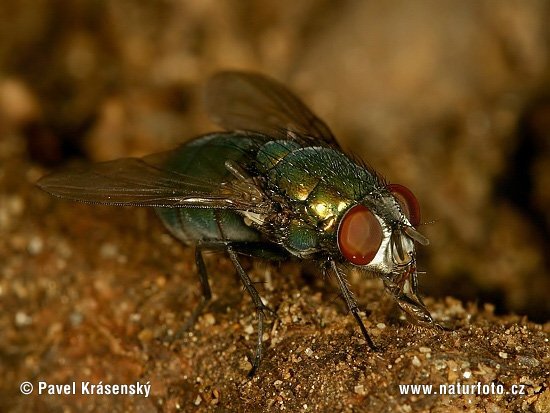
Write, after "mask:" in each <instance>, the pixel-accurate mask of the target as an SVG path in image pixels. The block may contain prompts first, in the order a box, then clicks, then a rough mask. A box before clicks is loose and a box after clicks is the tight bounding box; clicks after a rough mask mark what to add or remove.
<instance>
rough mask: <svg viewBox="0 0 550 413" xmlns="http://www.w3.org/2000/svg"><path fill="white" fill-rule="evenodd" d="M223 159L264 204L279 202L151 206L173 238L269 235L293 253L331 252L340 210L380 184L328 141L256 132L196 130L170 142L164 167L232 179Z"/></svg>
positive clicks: (252, 239)
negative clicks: (265, 207)
mask: <svg viewBox="0 0 550 413" xmlns="http://www.w3.org/2000/svg"><path fill="white" fill-rule="evenodd" d="M228 160H229V161H234V162H236V163H237V164H238V165H240V166H242V167H243V169H244V170H245V172H246V173H247V174H249V175H250V176H251V177H252V178H254V179H255V182H257V184H258V185H259V186H260V188H261V190H262V192H263V193H264V194H265V197H267V198H268V201H269V204H271V205H278V206H279V207H278V208H275V209H274V210H273V211H271V212H269V213H265V214H260V215H253V214H250V213H249V212H247V211H239V210H232V209H217V210H216V209H210V208H199V207H188V208H158V209H157V212H158V214H159V216H160V217H161V219H162V220H163V222H164V224H165V225H166V226H167V227H168V228H169V229H170V231H171V232H172V233H173V234H174V235H175V236H176V237H178V238H179V239H181V240H183V241H186V242H193V241H197V240H224V239H225V240H228V239H230V240H232V241H236V242H261V241H270V242H275V243H277V244H279V245H280V246H282V247H284V249H286V250H287V251H289V252H290V253H291V254H293V255H297V256H299V257H312V258H313V257H314V256H315V254H317V253H319V252H321V251H327V249H328V251H330V252H334V251H333V250H334V249H335V248H337V243H336V231H337V228H338V223H339V221H340V218H341V217H342V216H343V214H344V212H345V211H346V210H347V209H348V208H349V207H350V206H351V205H353V204H355V203H357V202H358V201H360V200H362V199H363V198H364V197H365V196H366V195H367V194H368V193H370V192H372V191H373V190H374V189H375V188H377V187H378V186H379V185H380V184H379V181H378V179H377V177H376V176H375V175H374V174H373V173H371V172H370V171H369V170H368V169H366V168H365V167H363V166H360V165H358V164H356V163H355V162H354V161H352V160H351V159H350V158H348V157H347V156H346V155H344V154H343V153H341V152H338V151H335V150H334V149H332V148H330V147H327V146H303V145H302V144H301V143H300V142H298V141H289V140H285V141H283V140H280V141H279V140H278V141H275V140H269V139H268V138H267V137H265V136H263V135H246V136H243V135H239V134H237V133H220V134H211V135H206V136H203V137H201V138H198V139H196V140H193V141H191V142H190V143H188V144H186V145H183V146H181V147H180V148H179V149H178V150H176V151H175V152H174V156H173V158H172V160H171V161H170V163H171V164H170V165H169V167H170V169H172V170H176V171H178V172H181V173H182V174H186V175H189V176H193V177H197V178H200V179H208V180H210V181H211V182H215V183H222V182H231V181H235V179H236V178H235V177H234V176H232V175H231V173H230V172H229V171H228V169H227V167H226V162H227V161H228ZM215 214H218V215H217V217H218V218H219V219H217V220H216V219H214V217H215ZM217 222H218V223H219V222H221V223H223V225H219V224H217Z"/></svg>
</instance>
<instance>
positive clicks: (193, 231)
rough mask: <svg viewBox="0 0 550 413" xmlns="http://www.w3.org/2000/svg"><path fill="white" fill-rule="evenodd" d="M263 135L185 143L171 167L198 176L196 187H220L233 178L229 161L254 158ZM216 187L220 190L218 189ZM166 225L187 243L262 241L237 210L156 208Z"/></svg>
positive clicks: (227, 135)
mask: <svg viewBox="0 0 550 413" xmlns="http://www.w3.org/2000/svg"><path fill="white" fill-rule="evenodd" d="M263 143H265V138H263V137H261V136H242V135H238V134H235V133H217V134H210V135H206V136H203V137H200V138H198V139H195V140H193V141H191V142H189V143H187V144H184V145H182V146H181V147H179V148H178V149H177V150H175V151H174V155H173V157H172V158H171V159H170V160H169V165H168V167H169V168H170V170H172V171H175V172H178V173H181V174H183V175H185V176H187V177H192V178H196V180H197V181H196V185H197V190H200V191H202V192H203V193H204V192H205V191H207V190H208V188H212V189H213V190H214V188H218V187H219V185H220V184H221V183H222V182H226V181H227V180H228V179H231V174H230V173H229V171H228V170H227V168H226V166H225V163H226V161H228V160H229V161H234V162H236V163H237V164H245V163H248V162H250V159H254V156H255V154H256V151H257V148H258V147H259V145H261V144H263ZM216 190H217V189H216ZM156 212H157V214H158V216H159V217H160V219H161V220H162V222H163V223H164V225H165V226H166V227H167V228H168V230H169V231H170V232H171V233H172V235H174V236H175V237H176V238H178V239H180V240H181V241H184V242H186V243H192V242H196V241H198V240H211V241H212V240H231V241H259V240H260V232H259V231H257V230H256V229H254V228H252V227H250V226H247V225H246V224H245V223H244V219H243V217H242V216H241V214H239V213H238V212H236V211H234V210H230V209H214V208H207V207H205V208H200V207H182V208H156Z"/></svg>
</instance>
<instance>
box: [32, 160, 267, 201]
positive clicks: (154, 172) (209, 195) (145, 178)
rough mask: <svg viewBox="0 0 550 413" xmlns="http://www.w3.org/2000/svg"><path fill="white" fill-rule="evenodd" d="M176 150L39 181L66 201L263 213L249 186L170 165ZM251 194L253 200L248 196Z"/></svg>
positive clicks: (75, 170) (70, 172)
mask: <svg viewBox="0 0 550 413" xmlns="http://www.w3.org/2000/svg"><path fill="white" fill-rule="evenodd" d="M172 156H173V151H168V152H162V153H159V154H154V155H149V156H147V157H144V158H125V159H118V160H114V161H108V162H101V163H95V164H91V165H89V166H87V167H82V168H74V169H68V170H66V171H61V172H56V173H52V174H50V175H46V176H45V177H43V178H42V179H40V180H39V181H38V182H37V185H38V186H39V187H40V188H41V189H42V190H44V191H46V192H48V193H50V194H52V195H54V196H56V197H59V198H64V199H69V200H73V201H81V202H87V203H95V204H107V205H122V206H153V207H169V208H185V207H209V208H222V209H241V210H248V211H260V210H261V209H262V207H261V206H260V205H259V203H258V202H257V201H256V202H253V201H250V196H247V194H246V188H243V186H242V185H235V184H234V183H232V182H231V180H229V181H228V182H215V180H212V179H210V180H206V179H201V178H197V177H193V176H189V175H186V174H182V173H180V172H177V171H174V170H170V169H167V168H166V167H165V166H164V165H167V164H168V161H169V159H170V158H171V157H172ZM247 198H248V200H247Z"/></svg>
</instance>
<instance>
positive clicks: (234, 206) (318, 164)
mask: <svg viewBox="0 0 550 413" xmlns="http://www.w3.org/2000/svg"><path fill="white" fill-rule="evenodd" d="M205 106H206V110H207V112H208V114H209V115H210V117H211V118H212V120H213V121H214V122H216V123H217V124H218V125H220V126H221V127H222V128H223V129H224V130H225V131H226V132H217V133H211V134H207V135H204V136H201V137H198V138H196V139H194V140H192V141H190V142H188V143H185V144H183V145H181V146H179V147H178V148H176V149H174V150H172V151H168V152H163V153H158V154H154V155H149V156H146V157H144V158H140V159H137V158H127V159H119V160H114V161H109V162H103V163H97V164H92V165H90V166H88V167H85V168H80V169H72V170H67V171H62V172H59V173H53V174H50V175H47V176H46V177H43V178H42V179H41V180H40V181H39V182H38V186H39V187H40V188H41V189H43V190H44V191H46V192H49V193H50V194H52V195H55V196H57V197H60V198H65V199H69V200H73V201H81V202H88V203H98V204H107V205H122V206H147V207H154V208H155V211H156V213H157V214H158V216H159V217H160V219H161V221H162V222H163V223H164V225H165V226H166V228H167V229H168V231H170V233H171V234H172V235H173V236H174V237H176V238H177V239H179V240H180V241H182V242H184V243H186V244H193V245H195V261H196V266H197V272H198V276H199V280H200V283H201V288H202V292H203V299H202V301H201V303H200V304H199V305H198V306H197V308H195V310H194V311H193V313H192V315H191V317H190V319H189V320H188V321H187V323H186V324H185V325H184V329H183V331H185V329H187V328H190V327H191V326H192V325H193V324H194V322H195V321H196V319H197V317H198V316H199V315H200V313H201V312H202V310H203V309H204V307H205V306H206V305H207V304H208V302H209V301H210V300H211V292H210V284H209V281H208V275H207V272H206V266H205V264H204V260H203V256H202V252H203V250H205V249H216V250H224V251H225V252H226V253H227V254H228V256H229V258H230V259H231V261H232V263H233V265H234V266H235V269H236V271H237V274H238V275H239V277H240V279H241V281H242V283H243V285H244V287H245V289H246V290H247V292H248V294H249V295H250V296H251V298H252V301H253V303H254V306H255V309H256V312H257V316H258V338H257V345H256V353H255V357H254V360H253V364H252V369H251V371H250V373H249V375H250V376H252V375H254V374H255V372H256V371H257V369H258V367H259V366H260V362H261V358H262V334H263V325H264V324H263V323H264V318H265V312H267V311H270V312H272V311H271V310H270V309H269V308H268V307H266V306H265V305H264V303H263V302H262V299H261V298H260V295H259V294H258V292H257V290H256V288H255V287H254V284H253V282H252V281H251V279H250V277H249V276H248V274H247V273H246V272H245V271H244V269H243V267H242V266H241V263H240V260H239V256H240V255H247V256H251V257H257V258H263V259H268V260H287V259H291V258H297V259H304V260H313V261H315V262H317V263H318V264H319V266H320V267H321V268H322V269H323V271H331V272H332V273H333V274H334V276H335V277H336V280H337V282H338V285H339V287H340V290H341V293H342V296H343V298H344V300H345V302H346V304H347V306H348V308H349V310H350V312H351V314H352V315H353V317H354V318H355V320H356V321H357V324H358V325H359V328H360V329H361V332H362V334H363V336H364V337H365V340H366V341H367V343H368V344H369V346H370V347H371V349H373V350H375V349H376V348H377V347H376V346H375V344H374V343H373V341H372V340H371V338H370V336H369V334H368V332H367V329H366V328H365V326H364V324H363V322H362V320H361V317H360V315H359V308H358V305H357V302H356V300H355V298H354V297H353V294H352V292H351V290H350V288H349V286H348V283H347V280H346V272H347V271H348V270H349V269H350V268H356V269H358V270H360V271H362V272H368V273H372V274H375V275H376V276H377V277H378V278H380V279H381V280H382V281H383V283H384V286H385V290H386V291H387V292H388V293H389V294H390V295H391V296H392V297H393V298H394V300H395V302H396V303H397V305H398V306H399V307H400V308H401V310H403V311H404V312H405V313H406V314H407V316H408V318H409V320H411V321H413V322H415V323H416V324H419V325H422V326H432V327H433V326H437V324H435V323H434V322H433V319H432V317H431V315H430V313H429V311H428V310H427V308H426V306H425V305H424V303H423V301H422V299H421V298H420V296H419V295H418V273H417V270H416V252H415V242H416V243H419V244H422V245H428V240H427V239H426V238H425V237H424V236H423V235H422V234H420V233H419V232H418V231H417V229H416V227H417V226H418V225H419V224H420V207H419V204H418V201H417V199H416V197H415V196H414V195H413V193H412V192H411V191H410V190H409V189H407V188H406V187H404V186H403V185H399V184H387V183H386V182H385V181H384V180H383V179H382V178H381V176H380V175H378V174H377V173H376V172H375V171H374V170H373V169H371V168H370V167H368V166H367V165H366V164H365V163H363V162H362V161H360V160H359V159H357V158H355V157H350V156H348V155H346V154H345V153H344V152H343V151H342V149H341V147H340V145H339V144H338V143H337V142H336V139H335V138H334V136H333V135H332V133H331V131H330V129H329V128H328V127H327V126H326V125H325V123H324V122H322V121H321V120H320V119H318V118H317V117H316V116H315V115H314V114H313V113H312V112H311V111H310V110H309V109H308V108H307V107H306V106H305V105H304V104H303V103H302V102H301V101H300V100H299V99H298V98H297V97H296V96H294V95H293V94H292V93H291V92H290V91H289V90H287V89H286V88H285V87H284V86H282V85H281V84H279V83H277V82H276V81H274V80H272V79H270V78H267V77H265V76H262V75H258V74H253V73H244V72H222V73H219V74H217V75H215V76H214V77H212V78H211V79H210V81H209V82H208V84H207V86H206V91H205Z"/></svg>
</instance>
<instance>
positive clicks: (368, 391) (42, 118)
mask: <svg viewBox="0 0 550 413" xmlns="http://www.w3.org/2000/svg"><path fill="white" fill-rule="evenodd" d="M412 4H413V3H409V2H405V1H392V2H386V3H384V5H382V4H377V3H370V2H364V3H359V2H357V3H356V2H338V3H332V2H328V1H317V2H314V1H305V2H276V1H266V2H262V3H261V5H260V4H259V3H257V2H252V1H243V2H237V1H235V2H214V1H200V0H197V1H175V0H174V1H163V2H158V3H154V4H153V3H148V5H140V6H138V5H136V4H134V3H131V2H116V3H115V2H106V1H59V2H52V3H51V4H50V3H49V2H45V1H44V2H36V1H30V0H29V1H14V2H7V3H6V4H2V5H0V21H1V23H2V24H0V37H1V38H2V39H3V41H2V42H1V44H0V329H1V331H2V337H3V340H1V342H0V371H1V372H2V374H1V375H0V410H1V411H16V412H18V411H21V412H23V411H82V410H84V409H89V410H92V411H94V410H95V411H104V410H107V409H108V410H111V411H204V410H220V411H235V410H246V411H262V410H272V411H275V410H288V411H334V410H343V411H346V410H347V411H352V410H353V411H401V412H416V411H427V410H434V411H458V410H460V411H464V410H467V411H495V412H496V411H503V410H504V411H518V410H520V411H521V410H525V411H540V412H546V411H550V384H549V383H550V380H549V371H550V368H549V365H550V360H549V358H550V351H549V350H550V344H549V338H550V324H549V323H548V320H550V300H548V291H549V290H550V258H549V257H550V254H549V251H550V213H549V211H550V208H549V207H548V206H549V204H550V190H549V189H548V188H550V132H549V131H550V88H549V84H550V82H549V81H550V79H549V76H548V73H550V71H549V67H550V65H549V56H550V55H549V51H550V49H549V46H548V44H549V39H550V29H549V28H548V25H547V24H546V22H547V21H548V19H549V17H550V3H547V2H507V3H501V2H493V1H482V2H474V1H464V2H460V3H458V2H454V3H451V2H435V1H434V2H429V1H423V2H415V3H414V6H413V5H412ZM227 68H240V69H249V70H256V71H260V72H262V73H266V74H269V75H271V76H274V77H277V78H278V79H280V80H281V81H283V82H285V83H287V84H288V85H289V86H290V87H291V88H292V89H293V90H294V91H296V93H297V94H299V95H300V96H302V97H303V99H304V100H305V101H306V102H307V103H308V104H309V105H310V106H311V107H312V108H313V109H314V110H315V112H316V113H318V114H319V115H320V116H321V117H322V118H323V119H325V120H326V121H327V123H328V124H329V125H330V126H331V127H332V129H333V131H334V133H335V134H336V136H337V137H338V138H339V140H340V142H341V143H342V145H343V147H345V148H349V149H350V150H352V151H353V152H354V153H356V154H358V155H360V156H361V157H363V158H364V159H365V160H366V161H367V162H369V163H370V164H371V165H372V166H373V167H375V168H376V169H377V170H378V171H380V172H381V173H382V174H383V175H384V176H385V177H386V178H387V179H388V180H389V181H391V182H399V183H402V184H405V185H406V186H407V187H409V188H411V189H412V190H413V191H414V192H415V194H416V196H417V197H418V198H419V200H420V202H421V206H422V210H423V218H424V221H425V222H426V225H423V226H422V232H423V233H424V234H425V235H427V236H428V238H429V239H430V241H431V244H430V246H428V247H425V248H422V249H421V250H420V257H419V261H420V267H421V268H420V269H422V270H425V271H426V275H424V276H422V279H421V287H422V294H423V296H424V297H425V298H426V303H427V305H428V307H429V308H430V310H431V311H432V315H433V316H434V318H436V320H437V321H438V322H439V323H441V324H442V325H444V326H446V327H448V328H450V329H452V330H453V331H452V332H446V331H431V330H421V329H418V328H414V327H412V326H410V325H408V323H407V322H406V321H405V320H404V319H403V318H402V315H401V313H400V312H399V311H398V310H397V309H396V308H395V307H394V305H393V303H392V301H391V299H389V298H388V297H387V296H385V294H384V292H383V290H382V289H381V286H380V285H379V283H378V282H376V281H375V280H364V279H360V278H359V276H357V275H355V274H352V275H351V283H352V288H353V290H354V292H355V295H356V297H357V299H358V301H359V303H360V304H361V305H362V306H364V307H365V308H366V309H367V310H368V311H367V312H368V315H366V316H365V318H364V319H365V323H366V325H367V328H368V329H369V331H370V332H371V334H372V336H373V339H374V340H375V342H376V343H377V344H378V345H379V346H380V347H381V349H382V350H381V351H380V352H377V353H374V352H372V351H371V350H369V348H368V346H367V345H366V344H365V343H364V341H363V339H362V338H361V336H360V334H359V331H358V328H357V326H356V324H355V321H354V320H353V318H352V317H351V316H350V315H348V314H346V309H345V306H344V304H343V302H342V301H341V300H340V299H338V298H337V297H338V292H337V285H336V283H335V281H334V280H330V279H324V278H323V277H322V276H321V275H319V274H317V273H315V271H314V270H313V269H312V268H309V267H307V268H305V269H304V268H302V267H301V266H300V265H298V264H297V263H283V264H281V265H271V264H266V263H258V262H253V261H250V260H248V261H245V264H246V268H247V270H248V271H249V273H250V275H251V277H252V278H253V280H254V281H258V282H261V284H259V285H258V289H259V291H260V293H261V294H262V297H264V299H265V300H266V301H267V302H268V304H269V305H270V306H271V307H272V308H273V309H274V310H275V311H276V314H277V318H274V319H271V320H269V323H268V324H267V330H266V333H265V334H264V339H265V357H264V361H263V364H262V366H261V369H260V371H259V372H258V374H257V375H256V377H254V378H253V379H251V380H250V379H248V378H247V377H246V373H247V371H248V369H249V368H250V362H249V360H250V359H251V357H252V354H253V348H254V344H255V317H254V312H253V308H252V305H251V302H250V299H249V298H248V297H247V296H246V294H245V293H243V292H242V288H241V286H240V284H239V281H238V280H237V278H236V277H235V275H234V270H233V268H232V267H231V263H230V262H229V260H228V259H226V258H225V257H223V255H220V254H211V255H209V256H208V257H207V265H208V270H209V273H210V274H211V278H212V288H213V293H214V301H213V302H212V304H211V305H210V306H209V308H208V309H207V310H206V312H205V313H204V314H203V315H202V316H201V317H200V318H199V321H198V323H197V325H196V326H195V328H194V329H193V330H192V331H191V332H189V333H188V334H186V335H185V336H184V337H183V338H182V339H179V340H175V341H173V342H172V343H167V342H163V341H162V340H159V338H163V337H170V336H171V334H172V333H173V332H174V331H177V330H178V328H179V327H180V326H181V325H182V323H183V322H184V320H185V319H186V318H187V317H188V316H189V314H190V313H191V311H192V310H193V308H194V306H195V305H196V304H197V303H198V302H199V300H200V287H199V283H198V280H197V279H196V275H195V267H194V259H193V251H192V249H191V248H187V247H185V246H183V245H181V244H179V243H178V242H177V241H175V240H174V239H173V238H171V237H170V236H169V235H168V233H167V232H166V230H165V229H164V228H163V227H162V225H161V224H160V223H159V222H158V220H157V219H156V217H155V216H154V214H153V212H152V211H150V210H147V209H140V208H116V207H106V206H91V205H82V204H74V203H70V202H63V201H58V200H55V199H53V198H51V197H50V196H48V195H47V194H45V193H42V192H41V191H39V190H38V189H37V188H36V187H35V185H34V184H35V182H36V180H37V179H38V178H39V177H40V176H42V175H43V174H45V173H47V172H48V171H50V170H51V169H54V168H58V167H63V166H65V165H66V164H68V163H83V162H89V161H99V160H106V159H113V158H117V157H123V156H141V155H145V154H148V153H152V152H156V151H160V150H165V149H169V148H171V147H175V146H176V145H177V144H178V143H181V142H183V141H186V140H188V139H190V138H192V137H194V136H197V135H199V134H201V133H205V132H209V131H211V130H213V128H214V127H213V125H211V124H210V123H209V122H208V121H207V118H206V116H205V114H204V112H203V110H202V107H201V102H200V90H201V89H200V86H201V85H202V84H203V83H204V81H205V80H206V79H207V78H208V76H209V75H210V74H212V73H214V72H215V71H217V70H220V69H227ZM23 381H29V382H30V383H32V384H33V385H34V386H35V390H34V391H33V393H32V394H31V395H23V394H22V393H21V391H20V387H19V386H20V384H21V383H22V382H23ZM41 381H42V382H46V383H48V384H68V383H72V382H75V383H77V386H80V384H81V383H82V382H90V383H91V384H98V383H100V382H101V383H102V384H132V383H136V382H139V383H141V384H146V383H149V384H150V385H151V389H150V395H149V397H144V396H143V395H134V396H122V395H119V396H113V395H97V394H96V395H82V394H80V393H81V392H80V391H78V392H77V393H78V394H75V395H73V394H71V395H64V394H61V395H47V394H42V395H39V394H38V389H37V388H38V383H39V382H41ZM478 382H479V383H480V385H481V386H483V385H487V386H491V385H492V386H494V388H498V389H502V390H503V391H504V394H478V393H480V391H479V390H477V389H476V390H475V392H476V394H475V395H472V394H467V395H465V394H447V395H441V394H439V393H440V389H439V385H442V384H444V385H448V386H449V387H448V390H449V391H452V389H453V388H455V387H453V386H456V385H457V384H473V385H477V383H478ZM403 384H426V385H433V386H434V391H437V392H438V394H433V393H432V394H430V395H428V394H419V395H412V394H410V390H409V394H403V391H402V390H403V389H400V387H399V385H403ZM514 385H515V386H517V387H513V386H514ZM498 386H502V387H498ZM455 389H456V388H455ZM515 390H517V391H520V392H522V394H512V391H515ZM460 391H461V392H464V389H463V388H461V389H460ZM456 393H458V391H457V392H456ZM470 393H471V391H470ZM481 393H483V388H482V389H481ZM453 409H454V410H453Z"/></svg>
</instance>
